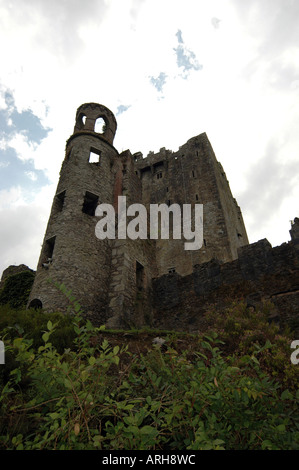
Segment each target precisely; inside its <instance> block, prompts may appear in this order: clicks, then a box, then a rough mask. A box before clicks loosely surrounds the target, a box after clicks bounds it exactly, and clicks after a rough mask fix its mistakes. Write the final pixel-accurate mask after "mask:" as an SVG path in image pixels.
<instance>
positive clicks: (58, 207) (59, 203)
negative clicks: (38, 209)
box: [55, 191, 66, 212]
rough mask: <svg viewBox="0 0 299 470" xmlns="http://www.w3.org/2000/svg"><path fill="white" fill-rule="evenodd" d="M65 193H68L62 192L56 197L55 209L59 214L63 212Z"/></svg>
mask: <svg viewBox="0 0 299 470" xmlns="http://www.w3.org/2000/svg"><path fill="white" fill-rule="evenodd" d="M65 193H66V191H62V192H61V193H59V194H56V196H55V209H56V211H57V212H61V211H62V209H63V205H64V199H65Z"/></svg>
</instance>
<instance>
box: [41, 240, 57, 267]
mask: <svg viewBox="0 0 299 470" xmlns="http://www.w3.org/2000/svg"><path fill="white" fill-rule="evenodd" d="M55 240H56V236H55V237H52V238H49V239H48V240H46V242H45V245H44V256H43V260H42V266H43V267H49V265H50V264H51V262H52V258H53V252H54V246H55Z"/></svg>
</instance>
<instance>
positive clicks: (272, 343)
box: [207, 303, 299, 391]
mask: <svg viewBox="0 0 299 470" xmlns="http://www.w3.org/2000/svg"><path fill="white" fill-rule="evenodd" d="M273 308H274V307H273V305H272V304H271V303H265V304H264V305H263V306H262V307H261V308H260V309H256V310H253V309H252V308H247V307H246V305H245V304H244V303H235V304H232V306H231V307H230V308H228V309H226V310H225V311H224V312H219V311H214V310H211V311H210V313H209V314H207V322H208V324H209V328H208V331H215V332H217V334H218V336H219V338H221V340H222V341H223V346H222V349H223V351H224V352H225V354H226V355H227V356H229V355H233V361H234V363H235V364H236V365H241V364H242V362H243V361H244V360H246V358H247V357H251V356H252V355H255V356H256V357H258V360H259V364H260V367H261V369H262V370H264V371H265V372H267V374H268V375H269V376H270V377H271V376H272V377H277V378H278V379H279V381H280V382H281V383H282V384H284V386H285V387H287V388H289V389H291V390H294V391H296V390H297V389H298V388H299V374H298V372H299V371H298V368H296V367H294V366H293V364H292V363H291V361H290V354H291V350H290V344H291V342H292V339H293V338H294V337H293V333H292V332H291V331H290V330H285V331H284V332H281V331H280V328H279V326H278V325H276V324H275V323H269V321H268V318H269V314H270V313H271V311H272V309H273Z"/></svg>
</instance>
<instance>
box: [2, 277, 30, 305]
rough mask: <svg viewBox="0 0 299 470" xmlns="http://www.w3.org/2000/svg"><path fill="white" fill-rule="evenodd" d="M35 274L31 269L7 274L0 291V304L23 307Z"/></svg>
mask: <svg viewBox="0 0 299 470" xmlns="http://www.w3.org/2000/svg"><path fill="white" fill-rule="evenodd" d="M34 276H35V274H34V273H33V272H31V271H23V272H21V273H17V274H13V275H11V276H8V277H7V278H6V279H5V281H4V286H3V288H2V289H1V291H0V305H5V304H8V305H10V307H12V308H20V307H24V306H25V305H26V303H27V300H28V298H29V294H30V291H31V288H32V285H33V281H34Z"/></svg>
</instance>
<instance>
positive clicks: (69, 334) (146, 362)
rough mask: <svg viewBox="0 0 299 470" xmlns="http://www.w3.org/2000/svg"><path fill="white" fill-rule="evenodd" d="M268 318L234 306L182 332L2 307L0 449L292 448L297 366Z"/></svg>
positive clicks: (298, 418) (295, 444) (296, 443)
mask: <svg viewBox="0 0 299 470" xmlns="http://www.w3.org/2000/svg"><path fill="white" fill-rule="evenodd" d="M266 314H267V312H266V309H264V310H263V311H253V310H251V309H246V308H245V306H244V305H243V304H238V305H233V306H232V307H231V308H230V309H229V310H227V311H225V312H223V314H222V315H220V314H219V313H218V314H216V313H214V312H211V313H210V315H208V317H207V321H208V323H209V324H210V329H209V330H208V331H207V332H206V334H204V335H200V334H198V335H187V334H180V333H177V332H163V331H160V332H157V331H154V332H151V331H150V330H149V331H146V330H143V331H135V332H134V331H127V332H122V331H118V332H109V331H106V330H105V329H104V328H95V327H94V326H93V325H92V324H91V323H90V322H89V321H84V320H83V319H82V318H80V317H78V316H71V315H69V316H61V315H59V314H55V315H51V316H49V315H48V316H47V315H46V314H45V313H43V312H38V311H34V310H26V311H25V310H13V309H12V308H11V307H9V306H2V307H0V331H1V340H2V341H4V343H5V350H6V363H5V366H0V407H1V408H0V448H1V449H19V450H23V449H24V450H42V449H45V450H47V449H48V450H75V449H76V450H81V449H82V450H89V449H103V450H121V449H125V450H128V449H138V450H139V449H140V450H142V449H146V450H160V449H163V450H186V449H189V450H205V449H215V450H217V449H219V450H220V449H225V450H229V449H233V450H238V449H241V450H256V449H264V450H279V449H281V450H298V448H299V415H298V398H299V395H298V371H299V365H294V364H292V363H291V361H290V355H291V352H292V350H291V349H290V344H291V340H292V338H291V336H290V334H289V333H287V332H286V333H284V334H281V333H279V330H278V328H277V327H276V326H275V325H269V324H268V323H267V320H266V317H267V315H266ZM157 335H159V336H160V337H161V338H163V339H164V340H165V343H164V344H162V345H159V344H157V345H155V344H153V341H152V340H153V338H154V337H155V336H157Z"/></svg>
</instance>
